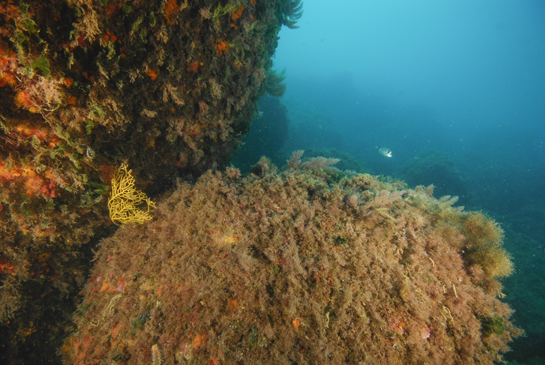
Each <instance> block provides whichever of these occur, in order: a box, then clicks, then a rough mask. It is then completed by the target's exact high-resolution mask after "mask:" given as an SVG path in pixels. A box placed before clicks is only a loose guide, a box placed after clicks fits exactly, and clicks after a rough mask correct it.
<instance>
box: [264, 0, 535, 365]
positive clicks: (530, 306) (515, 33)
mask: <svg viewBox="0 0 545 365" xmlns="http://www.w3.org/2000/svg"><path fill="white" fill-rule="evenodd" d="M298 25H299V26H300V28H299V29H296V30H290V29H288V28H286V27H284V28H283V30H282V31H281V33H280V41H279V46H278V49H277V52H276V57H275V59H274V61H275V68H276V69H279V70H281V69H284V68H286V75H287V79H286V81H287V85H288V86H287V91H286V93H285V95H284V97H283V98H282V103H283V104H284V105H285V106H286V107H287V112H288V116H289V119H290V124H289V139H288V140H287V141H286V142H285V144H284V151H285V152H286V153H289V152H291V151H293V150H296V149H308V148H334V149H336V150H339V151H342V152H346V153H349V154H351V155H352V156H353V157H354V158H355V159H357V160H358V161H361V162H362V163H364V164H365V169H366V171H367V172H371V173H373V174H376V175H381V174H382V175H390V176H398V177H400V178H403V177H404V176H409V175H410V173H411V168H413V166H418V163H420V162H421V161H426V163H425V164H427V165H428V166H429V165H430V163H435V162H437V163H438V164H441V165H445V166H446V165H447V162H448V168H449V169H450V170H449V171H451V172H452V171H455V173H454V175H450V176H452V177H451V178H450V182H453V180H455V179H457V180H459V181H457V182H458V183H459V184H458V185H456V184H450V185H449V178H447V179H446V180H447V181H446V182H441V183H440V184H443V185H444V186H443V187H444V188H445V190H446V191H447V193H448V194H449V195H463V198H464V199H465V201H464V204H465V205H466V207H467V208H468V209H473V210H475V209H478V210H483V211H485V212H486V213H487V214H489V215H490V216H491V217H493V218H494V219H496V220H497V221H498V222H499V223H500V224H501V225H502V227H503V228H504V230H505V233H506V238H505V243H504V244H505V247H506V249H507V250H508V251H510V252H511V253H512V254H513V258H514V261H515V265H516V267H517V271H516V273H515V274H514V275H513V276H511V277H510V278H508V279H505V280H504V282H503V283H504V285H505V290H504V292H505V293H506V294H507V297H506V299H505V300H506V301H508V302H509V303H510V304H511V306H512V307H513V308H514V309H515V310H516V313H515V321H516V323H517V324H518V325H519V326H521V327H523V328H524V329H525V330H526V331H527V333H528V337H526V338H523V339H520V340H518V341H516V342H515V343H514V344H513V351H512V352H511V353H510V354H508V356H506V357H507V358H508V359H510V360H511V361H513V363H516V362H515V361H517V362H518V363H524V362H528V363H530V362H532V361H533V362H532V363H542V362H544V361H545V311H544V309H545V294H543V293H545V281H544V280H543V275H542V273H543V272H545V251H544V249H545V238H544V237H545V193H544V192H545V1H541V0H536V1H529V0H517V1H514V0H494V1H485V0H478V1H475V0H471V1H469V0H456V1H438V0H434V1H413V0H411V1H407V0H403V1H402V0H383V1H378V0H373V1H371V0H339V1H335V2H332V1H326V0H312V1H311V0H307V1H305V3H304V15H303V17H302V18H301V19H300V21H299V23H298ZM377 146H385V147H388V148H390V149H391V150H392V157H391V158H387V157H384V156H382V155H380V154H379V153H378V152H377V149H376V147H377ZM434 161H435V162H434ZM415 164H416V165H415ZM434 176H435V177H434ZM418 179H421V180H422V181H416V182H415V183H422V184H426V185H428V184H432V183H434V184H437V182H436V181H433V180H434V179H439V178H438V177H436V175H434V174H433V173H430V174H428V175H427V176H426V174H423V175H420V177H418ZM461 186H463V188H464V190H463V191H461V190H462V188H461ZM448 189H452V190H460V191H449V190H448ZM461 200H462V199H461ZM536 361H537V362H536Z"/></svg>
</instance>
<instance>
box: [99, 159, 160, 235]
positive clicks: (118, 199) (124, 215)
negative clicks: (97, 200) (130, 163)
mask: <svg viewBox="0 0 545 365" xmlns="http://www.w3.org/2000/svg"><path fill="white" fill-rule="evenodd" d="M134 182H135V180H134V177H133V176H132V170H127V164H125V163H123V164H122V165H121V166H120V167H119V169H117V171H116V172H115V174H114V176H113V177H112V181H111V184H112V186H111V188H112V191H111V192H110V198H109V199H108V209H109V210H110V219H111V220H112V221H113V222H116V223H121V224H125V223H144V221H147V220H150V219H151V218H152V217H151V215H150V208H155V203H154V202H152V201H151V199H150V198H148V197H147V195H146V194H145V193H144V192H142V191H140V190H136V189H135V187H134ZM143 204H146V207H147V209H146V210H143V209H142V206H143Z"/></svg>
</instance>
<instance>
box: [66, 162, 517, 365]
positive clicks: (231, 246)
mask: <svg viewBox="0 0 545 365" xmlns="http://www.w3.org/2000/svg"><path fill="white" fill-rule="evenodd" d="M300 156H301V153H296V154H294V156H293V157H292V159H291V160H290V161H289V163H288V165H289V166H290V168H289V169H288V170H286V171H284V172H282V173H280V172H278V170H277V169H276V168H275V167H274V166H272V165H271V164H270V163H269V161H268V160H267V159H265V158H262V159H261V160H260V162H259V163H258V164H257V165H256V166H254V168H253V169H252V171H253V172H254V173H253V174H252V175H250V176H246V177H241V175H240V172H239V171H238V170H236V169H233V168H227V170H226V171H225V172H224V173H220V172H207V173H206V174H204V175H203V176H202V177H201V178H200V179H199V181H198V182H197V183H196V184H194V185H190V184H186V183H182V184H180V185H179V187H178V188H177V189H176V190H175V191H173V192H171V193H168V194H167V196H165V197H164V198H163V199H162V200H161V201H160V202H159V203H158V204H157V210H156V211H155V216H154V219H153V221H152V222H149V223H146V224H144V225H132V224H131V225H126V226H125V227H124V228H122V229H119V230H118V231H117V233H116V234H115V235H113V236H112V237H110V238H108V239H105V240H104V241H103V242H102V243H101V248H100V250H99V252H98V253H97V255H96V263H95V267H94V269H93V272H92V277H91V278H90V279H89V281H88V284H87V286H86V288H85V291H84V296H85V299H84V301H83V303H82V304H81V305H80V306H79V309H78V311H77V312H76V317H75V321H76V323H77V329H76V330H75V332H74V335H72V336H71V337H70V338H69V339H68V340H67V341H66V342H65V345H64V346H63V351H62V352H63V356H64V358H65V361H66V363H70V364H89V363H99V362H102V361H108V362H109V361H112V360H113V361H116V362H118V363H126V364H142V363H156V364H160V363H161V362H162V361H164V362H165V363H169V364H172V363H179V364H205V363H207V364H208V363H210V364H258V363H259V364H294V363H297V364H307V363H308V364H311V363H313V364H315V363H327V364H355V363H358V364H399V363H405V364H409V363H410V364H419V363H422V364H424V363H432V364H472V363H481V364H492V363H493V361H494V360H497V359H499V358H500V357H501V355H500V354H501V353H503V352H505V351H507V350H508V347H507V343H508V342H509V341H510V340H511V339H512V338H513V337H516V336H517V335H519V334H520V330H519V329H517V328H516V327H514V326H513V324H512V323H511V321H510V319H509V318H510V315H511V310H510V309H509V307H508V306H507V305H506V304H504V303H502V302H501V301H500V300H499V299H498V297H501V296H502V294H501V285H500V283H499V282H498V281H497V278H499V277H502V276H505V275H508V274H509V273H510V272H511V270H512V263H511V261H510V259H509V255H508V254H507V253H506V252H505V251H504V250H503V249H502V248H501V240H502V231H501V229H500V228H499V227H498V226H497V224H495V223H494V222H493V221H491V220H490V219H488V218H487V217H485V216H484V215H482V214H481V213H466V212H462V211H461V209H459V208H455V207H452V203H453V202H454V201H455V200H454V199H440V200H437V199H434V198H433V197H431V189H427V190H426V189H423V188H421V187H419V188H417V189H416V190H401V189H402V187H403V186H404V184H403V183H392V182H382V181H379V180H378V179H377V178H375V177H372V176H370V175H367V174H365V175H362V174H360V175H356V174H350V175H346V174H344V175H343V174H338V173H336V172H327V169H326V168H324V169H322V168H320V165H322V166H327V165H328V164H330V163H329V162H331V161H329V160H327V159H314V160H309V161H307V162H301V161H300ZM330 171H331V170H330Z"/></svg>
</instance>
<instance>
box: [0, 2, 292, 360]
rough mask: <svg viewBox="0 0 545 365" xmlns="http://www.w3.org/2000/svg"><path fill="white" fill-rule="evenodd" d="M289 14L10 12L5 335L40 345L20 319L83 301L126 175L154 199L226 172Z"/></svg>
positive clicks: (221, 6)
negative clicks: (111, 191)
mask: <svg viewBox="0 0 545 365" xmlns="http://www.w3.org/2000/svg"><path fill="white" fill-rule="evenodd" d="M289 3H291V2H290V1H288V4H289ZM285 9H288V8H286V1H281V0H268V1H253V0H249V1H248V0H233V1H228V2H227V1H219V0H206V1H204V0H202V1H187V0H186V1H180V0H169V1H164V0H163V1H140V0H134V1H125V0H123V1H122V0H52V1H33V0H30V1H27V2H18V1H17V2H15V1H3V2H2V3H1V4H0V99H1V100H2V102H1V103H0V139H1V142H2V143H0V188H1V189H0V203H1V205H0V222H1V223H0V225H1V228H2V229H1V230H0V237H1V242H2V244H1V246H0V264H1V265H2V266H1V268H0V281H1V282H2V285H1V288H0V292H1V295H0V296H1V298H2V299H0V322H1V323H3V324H7V321H8V318H12V320H11V322H10V323H11V324H10V325H11V326H12V328H14V327H13V326H14V323H15V322H17V323H18V326H21V328H23V330H21V331H22V332H23V333H28V334H33V333H35V332H36V328H33V326H35V323H34V324H32V323H31V322H33V321H32V320H31V319H28V317H29V316H27V318H26V319H21V322H19V321H14V320H13V318H14V316H15V317H16V316H17V312H18V310H19V309H20V308H22V307H25V308H26V309H25V310H26V311H27V312H29V313H37V312H39V311H40V310H41V309H39V308H44V305H42V304H43V303H44V301H47V300H48V298H54V297H59V296H60V295H70V296H71V295H73V294H77V292H78V289H77V285H81V284H82V283H83V281H84V280H85V279H84V278H85V264H86V263H88V261H87V260H85V259H82V257H81V244H82V243H85V242H87V241H88V240H89V238H90V237H91V236H92V235H93V234H94V232H95V229H96V228H97V227H99V226H101V225H103V224H105V223H107V222H108V218H107V217H108V214H107V209H106V204H105V202H106V199H105V198H106V195H107V193H108V184H109V181H110V178H111V175H112V173H113V172H114V171H115V168H116V167H117V166H119V165H120V164H121V163H122V162H127V163H128V165H129V168H130V169H132V170H133V172H134V174H135V177H136V180H137V185H139V186H138V188H139V189H141V190H145V191H146V193H147V194H149V195H152V196H153V195H156V194H159V193H162V192H164V191H165V190H166V189H167V188H170V187H172V181H173V179H174V177H176V176H180V175H182V176H188V175H193V176H195V177H196V176H198V175H200V174H201V173H202V172H203V171H206V170H207V169H209V168H213V167H217V166H220V167H221V166H222V165H224V164H225V163H226V162H227V161H228V160H229V158H230V155H231V153H232V152H233V150H234V148H235V147H236V146H237V144H238V141H239V139H240V138H241V136H243V135H244V134H245V133H246V132H247V131H248V129H249V123H250V121H251V120H252V119H253V117H254V114H255V113H256V111H257V108H256V106H255V105H256V100H257V98H258V97H259V96H260V95H262V94H263V92H264V88H265V82H264V79H265V77H266V75H267V72H268V71H269V69H270V67H271V65H272V62H271V60H270V57H271V56H272V55H273V53H274V51H275V48H276V45H277V39H278V38H277V33H278V31H279V29H280V27H281V26H282V24H283V23H286V19H287V17H289V15H290V14H287V13H286V10H285ZM289 9H291V8H289ZM289 9H288V10H289ZM291 16H293V14H292V15H291ZM78 255H79V256H78ZM78 257H79V258H78ZM38 278H41V279H39V280H38ZM36 280H38V281H39V284H40V287H42V288H48V289H44V291H41V292H40V293H38V294H37V295H36V297H32V296H31V297H26V296H25V295H23V294H22V292H23V291H26V292H27V293H35V294H36V292H34V291H33V289H32V288H33V287H35V284H36V282H35V281H36ZM31 282H33V283H31ZM25 283H27V284H28V285H27V287H26V289H23V286H24V285H26V284H25ZM27 289H28V290H27ZM44 298H45V299H44ZM57 305H58V303H54V304H52V303H50V304H49V305H48V306H49V307H54V306H57ZM58 309H59V308H55V310H58ZM23 322H24V323H23ZM34 322H37V318H34ZM14 331H17V329H15V330H14ZM28 336H29V335H27V336H26V338H28ZM19 337H20V336H19ZM24 337H25V336H24ZM25 341H26V340H25ZM7 342H10V341H7ZM29 342H31V341H28V342H27V345H28V343H29ZM2 352H3V351H2ZM10 361H11V360H10Z"/></svg>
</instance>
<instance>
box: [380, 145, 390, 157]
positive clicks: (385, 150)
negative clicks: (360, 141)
mask: <svg viewBox="0 0 545 365" xmlns="http://www.w3.org/2000/svg"><path fill="white" fill-rule="evenodd" d="M377 150H378V153H380V154H381V155H382V156H386V157H392V151H391V150H390V149H389V148H386V147H377Z"/></svg>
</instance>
